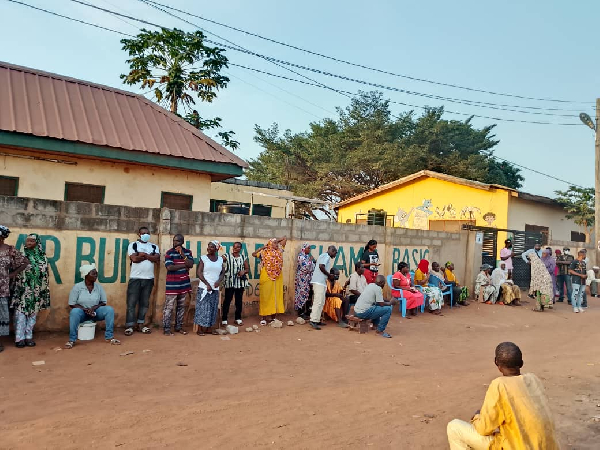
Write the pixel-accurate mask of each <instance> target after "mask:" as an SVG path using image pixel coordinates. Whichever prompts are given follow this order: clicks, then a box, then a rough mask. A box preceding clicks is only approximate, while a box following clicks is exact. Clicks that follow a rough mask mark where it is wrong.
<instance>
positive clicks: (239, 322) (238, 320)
mask: <svg viewBox="0 0 600 450" xmlns="http://www.w3.org/2000/svg"><path fill="white" fill-rule="evenodd" d="M235 323H236V324H237V325H242V323H243V322H242V321H241V320H240V319H237V320H236V321H235Z"/></svg>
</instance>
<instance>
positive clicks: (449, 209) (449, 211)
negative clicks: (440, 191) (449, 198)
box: [435, 203, 456, 219]
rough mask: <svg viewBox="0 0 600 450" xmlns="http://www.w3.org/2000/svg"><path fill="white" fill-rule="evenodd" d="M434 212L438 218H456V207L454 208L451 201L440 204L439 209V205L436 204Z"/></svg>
mask: <svg viewBox="0 0 600 450" xmlns="http://www.w3.org/2000/svg"><path fill="white" fill-rule="evenodd" d="M435 213H436V214H437V218H438V219H456V209H454V206H452V203H448V204H447V205H444V206H442V208H441V209H440V207H439V206H436V207H435Z"/></svg>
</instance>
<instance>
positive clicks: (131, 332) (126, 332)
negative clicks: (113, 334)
mask: <svg viewBox="0 0 600 450" xmlns="http://www.w3.org/2000/svg"><path fill="white" fill-rule="evenodd" d="M132 334H133V328H131V327H129V328H127V329H126V330H125V336H131V335H132Z"/></svg>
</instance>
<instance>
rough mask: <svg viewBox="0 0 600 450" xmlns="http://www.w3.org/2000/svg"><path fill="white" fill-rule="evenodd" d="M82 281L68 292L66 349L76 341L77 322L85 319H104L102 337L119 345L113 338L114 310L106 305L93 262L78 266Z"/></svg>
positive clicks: (104, 294)
mask: <svg viewBox="0 0 600 450" xmlns="http://www.w3.org/2000/svg"><path fill="white" fill-rule="evenodd" d="M79 273H80V274H81V278H83V281H81V282H80V283H77V284H75V285H74V286H73V288H72V289H71V293H70V294H69V307H70V308H71V312H70V313H69V341H68V342H67V343H66V344H65V348H66V349H71V348H73V346H74V345H75V342H76V341H77V333H78V329H79V324H80V323H82V322H85V321H87V320H91V321H94V322H98V321H102V320H104V322H105V325H106V331H105V332H104V339H105V340H106V342H108V343H110V344H111V345H121V341H119V340H118V339H115V335H114V327H115V310H114V309H113V308H112V306H108V305H107V303H108V300H107V298H106V292H104V288H103V287H102V286H101V285H100V283H97V281H98V271H97V270H96V265H95V264H93V263H92V264H84V265H82V266H81V267H80V268H79Z"/></svg>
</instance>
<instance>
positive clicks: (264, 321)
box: [260, 319, 267, 327]
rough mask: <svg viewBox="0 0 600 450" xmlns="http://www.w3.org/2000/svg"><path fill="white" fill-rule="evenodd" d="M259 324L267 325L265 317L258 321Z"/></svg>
mask: <svg viewBox="0 0 600 450" xmlns="http://www.w3.org/2000/svg"><path fill="white" fill-rule="evenodd" d="M260 324H261V325H262V326H263V327H264V326H266V325H267V321H266V320H265V319H263V320H261V321H260Z"/></svg>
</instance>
